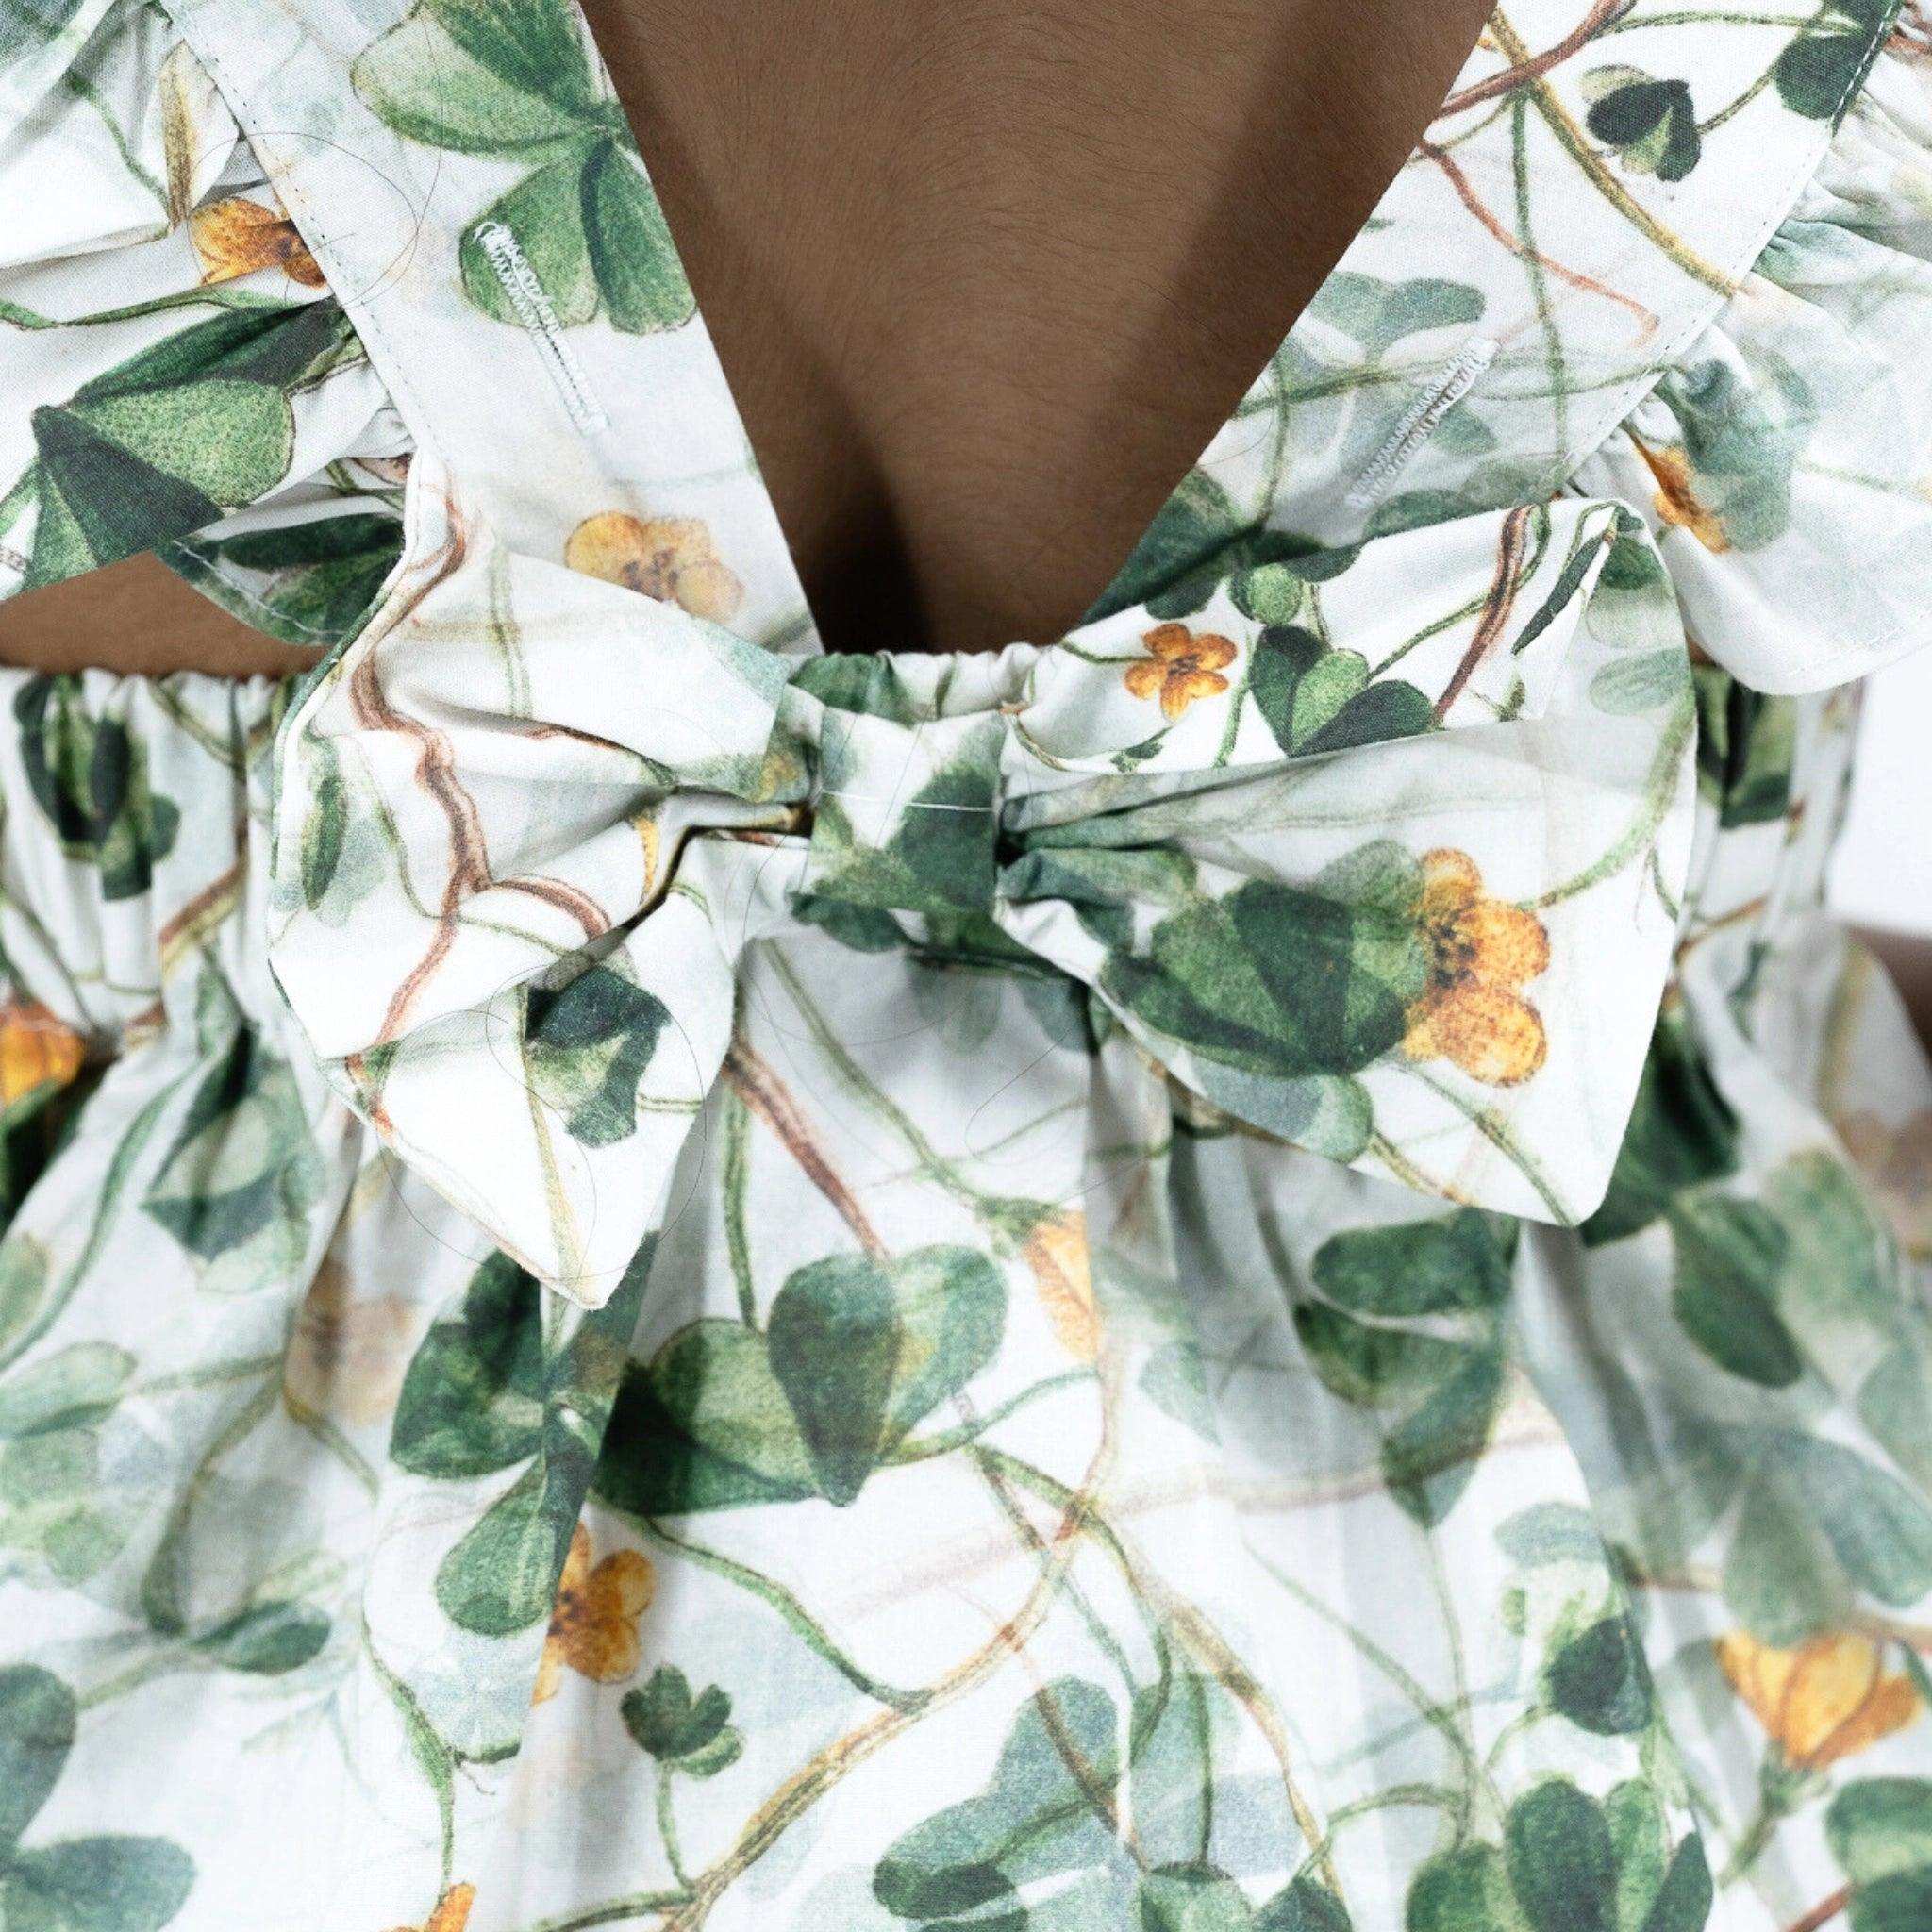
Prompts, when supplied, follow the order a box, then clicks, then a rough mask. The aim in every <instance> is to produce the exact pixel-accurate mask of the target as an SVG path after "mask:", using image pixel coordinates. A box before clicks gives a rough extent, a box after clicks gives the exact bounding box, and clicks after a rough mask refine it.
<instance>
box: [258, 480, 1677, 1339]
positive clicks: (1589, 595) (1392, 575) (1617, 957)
mask: <svg viewBox="0 0 1932 1932" xmlns="http://www.w3.org/2000/svg"><path fill="white" fill-rule="evenodd" d="M421 463H422V459H420V458H419V468H420V467H421ZM439 483H440V479H439ZM413 487H414V488H415V489H416V491H417V492H418V494H417V503H416V514H417V518H418V526H419V541H417V542H416V543H415V544H414V546H413V547H412V556H413V557H414V558H417V559H420V560H419V561H417V562H415V563H413V564H411V565H410V566H408V568H407V569H406V570H405V572H404V574H403V575H401V577H400V578H399V579H398V581H397V582H396V583H395V584H393V585H392V587H391V593H390V595H389V597H388V599H387V600H386V602H385V604H384V606H383V608H381V609H380V610H379V611H378V612H377V614H376V616H375V620H374V621H373V622H372V624H371V625H370V626H369V627H368V629H367V630H366V631H365V632H364V634H363V635H362V636H361V637H360V638H359V639H358V641H357V642H356V643H355V644H354V645H353V646H352V647H351V648H350V649H349V650H348V651H347V652H345V653H344V654H343V655H342V656H341V658H339V659H337V660H336V661H335V662H334V663H332V664H331V665H329V666H328V667H327V668H326V669H325V671H324V672H323V674H322V675H320V676H319V677H318V678H317V680H316V682H315V683H314V684H313V685H312V686H311V687H310V688H309V690H308V691H307V692H306V693H305V695H304V698H303V700H302V702H301V703H300V705H299V706H298V707H297V708H296V709H295V710H294V711H293V713H292V714H291V718H290V720H289V721H288V723H287V724H286V725H285V727H284V734H283V738H282V741H281V744H280V748H279V758H280V790H279V794H278V795H279V803H278V806H277V823H276V834H275V915H274V920H275V932H274V938H273V941H272V945H271V958H272V961H273V964H274V968H275V974H276V976H277V978H278V980H279V982H280V984H281V987H282V989H283V991H284V993H285V995H286V998H287V1000H288V1003H289V1006H290V1008H291V1010H292V1012H293V1013H294V1015H295V1017H296V1019H297V1021H298V1022H299V1023H300V1024H301V1025H302V1027H303V1028H304V1030H305V1031H306V1033H307V1035H308V1040H309V1041H310V1043H311V1044H312V1046H313V1048H314V1050H315V1052H316V1054H317V1056H318V1058H320V1060H321V1061H322V1063H323V1065H324V1067H325V1071H326V1072H327V1073H328V1074H329V1076H330V1078H331V1079H332V1081H333V1082H334V1083H335V1085H336V1086H337V1088H338V1090H339V1091H341V1094H342V1095H343V1096H344V1098H345V1099H347V1100H348V1102H349V1103H350V1104H351V1105H352V1106H353V1107H354V1108H356V1109H357V1111H358V1112H359V1113H361V1114H362V1115H363V1116H364V1117H365V1118H367V1119H368V1120H369V1121H370V1122H371V1123H373V1124H374V1125H375V1128H376V1129H377V1131H378V1132H379V1133H380V1134H381V1136H382V1137H383V1139H384V1140H385V1141H386V1142H387V1143H388V1144H389V1145H390V1146H391V1149H392V1150H393V1151H394V1152H395V1153H396V1155H398V1156H399V1157H400V1158H402V1159H404V1160H405V1161H407V1162H408V1163H409V1164H410V1165H412V1166H413V1167H414V1168H416V1169H417V1170H418V1171H419V1172H420V1173H421V1174H423V1175H424V1176H425V1179H427V1180H428V1181H429V1182H430V1183H431V1184H432V1185H434V1186H435V1187H436V1188H437V1189H438V1190H439V1191H441V1192H442V1193H443V1194H444V1195H446V1196H447V1197H448V1198H449V1199H450V1200H451V1201H452V1202H454V1203H455V1204H456V1205H457V1206H458V1207H459V1208H462V1209H463V1210H464V1211H466V1212H467V1213H468V1214H470V1215H471V1216H473V1217H474V1218H475V1220H476V1221H477V1222H478V1223H480V1224H481V1225H482V1226H483V1228H484V1229H485V1230H487V1232H488V1233H489V1234H490V1235H491V1238H492V1239H493V1240H495V1241H497V1242H498V1243H500V1244H501V1245H502V1246H503V1247H504V1248H505V1249H506V1250H507V1251H508V1253H509V1254H511V1255H512V1256H513V1257H516V1258H517V1259H518V1260H519V1261H521V1262H522V1263H523V1264H524V1265H525V1266H526V1267H527V1268H529V1269H530V1270H531V1271H532V1272H533V1273H534V1274H537V1275H538V1276H539V1277H541V1279H543V1280H544V1281H546V1282H549V1283H551V1284H553V1285H555V1286H556V1287H558V1289H560V1290H562V1291H564V1292H566V1293H567V1294H569V1295H571V1296H573V1297H574V1298H575V1299H577V1300H580V1301H583V1302H586V1303H590V1304H592V1305H595V1304H597V1303H599V1302H601V1301H602V1299H603V1298H604V1297H605V1296H606V1295H607V1294H608V1292H609V1291H610V1290H611V1289H612V1288H613V1287H614V1286H615V1284H616V1283H617V1282H618V1280H619V1279H620V1277H621V1275H622V1274H623V1271H624V1268H625V1263H626V1262H628V1261H629V1259H630V1258H631V1257H632V1255H633V1254H634V1253H635V1252H636V1250H637V1248H638V1246H639V1244H640V1242H641V1240H642V1239H643V1237H644V1236H645V1235H646V1234H647V1233H648V1232H649V1231H650V1230H651V1229H652V1228H654V1227H655V1226H657V1225H658V1224H659V1223H660V1222H661V1220H662V1218H663V1217H664V1215H665V1213H666V1212H667V1211H668V1208H669V1203H668V1200H667V1195H668V1191H669V1189H670V1187H671V1183H672V1175H673V1171H674V1168H675V1164H676V1161H677V1158H678V1155H679V1152H680V1150H681V1148H682V1146H683V1144H684V1142H685V1140H686V1138H687V1136H688V1134H689V1131H690V1128H691V1122H692V1119H693V1117H694V1115H695V1113H696V1112H697V1110H698V1108H700V1107H701V1106H702V1105H703V1103H704V1101H705V1098H706V1095H707V1094H708V1091H709V1090H710V1088H711V1085H712V1083H713V1081H714V1080H715V1078H716V1077H717V1075H718V1073H719V1069H720V1067H721V1065H722V1063H723V1060H724V1055H725V1052H726V1049H727V1047H728V1045H729V1042H730V1034H731V1027H732V1024H733V1008H734V995H735V987H736V978H737V969H738V960H739V958H740V956H741V953H742V951H743V950H744V948H745V947H746V946H747V945H750V944H752V943H754V942H757V941H760V940H763V939H767V938H771V937H773V936H775V935H779V934H791V935H792V936H794V937H797V936H799V935H800V934H801V933H803V932H805V931H806V930H807V929H808V928H812V927H816V928H820V929H821V930H820V931H819V932H818V933H817V934H815V935H813V936H812V938H811V941H810V942H812V943H819V944H831V943H843V944H846V945H849V946H853V947H855V948H857V949H858V951H859V952H861V953H862V952H867V951H872V952H877V951H881V950H885V949H889V948H895V947H901V946H914V947H918V948H921V949H923V950H924V951H926V952H928V953H937V954H941V955H946V956H953V957H958V958H968V959H976V960H979V961H981V962H995V963H996V962H1001V961H1004V962H1007V963H1010V964H1013V965H1015V966H1017V967H1019V968H1021V969H1022V970H1033V971H1047V970H1052V971H1057V972H1059V973H1063V974H1071V975H1072V976H1074V978H1075V979H1077V980H1079V981H1081V982H1082V983H1084V984H1085V985H1086V986H1087V987H1088V988H1089V989H1090V990H1091V994H1092V996H1093V998H1094V1000H1095V1001H1096V1002H1097V1004H1098V1006H1099V1007H1100V1008H1102V1009H1104V1011H1105V1013H1106V1014H1107V1015H1108V1016H1110V1018H1111V1020H1112V1022H1113V1023H1115V1024H1118V1025H1120V1026H1122V1027H1124V1029H1126V1031H1127V1032H1128V1033H1129V1034H1130V1035H1131V1036H1132V1037H1133V1039H1134V1040H1135V1041H1138V1042H1139V1044H1140V1045H1141V1047H1142V1048H1143V1049H1144V1050H1145V1051H1146V1053H1147V1054H1148V1055H1149V1056H1150V1057H1151V1058H1152V1059H1153V1060H1154V1061H1155V1062H1157V1063H1158V1065H1159V1066H1160V1067H1161V1068H1162V1069H1164V1070H1165V1071H1166V1072H1167V1073H1168V1074H1171V1075H1172V1076H1173V1077H1174V1079H1176V1080H1177V1081H1179V1082H1181V1083H1182V1084H1183V1085H1184V1086H1186V1087H1187V1088H1189V1089H1191V1090H1192V1091H1193V1092H1194V1093H1195V1094H1197V1095H1198V1096H1200V1097H1201V1098H1202V1099H1204V1100H1206V1101H1207V1102H1208V1103H1210V1104H1211V1105H1212V1106H1213V1107H1215V1108H1220V1109H1222V1110H1224V1112H1225V1113H1227V1114H1231V1115H1234V1116H1237V1117H1239V1118H1240V1119H1241V1120H1242V1121H1245V1122H1247V1123H1250V1124H1253V1125H1254V1126H1257V1127H1259V1128H1261V1129H1263V1130H1264V1131H1266V1132H1268V1133H1271V1134H1274V1135H1277V1136H1279V1137H1281V1138H1282V1139H1284V1140H1286V1141H1291V1142H1293V1143H1294V1144H1295V1145H1297V1146H1300V1147H1303V1148H1307V1149H1310V1150H1312V1151H1314V1152H1317V1153H1320V1154H1323V1155H1326V1156H1328V1157H1330V1158H1334V1159H1337V1160H1341V1161H1345V1162H1348V1163H1350V1164H1352V1165H1355V1166H1357V1167H1360V1168H1363V1169H1365V1170H1367V1171H1369V1172H1372V1173H1375V1174H1381V1175H1383V1176H1385V1177H1390V1178H1394V1179H1397V1180H1399V1181H1402V1182H1404V1183H1406V1184H1407V1185H1409V1186H1412V1187H1416V1188H1420V1189H1424V1190H1426V1191H1432V1192H1436V1193H1439V1194H1442V1195H1447V1196H1450V1197H1452V1198H1455V1199H1457V1200H1461V1201H1467V1202H1472V1203H1474V1204H1476V1205H1478V1206H1481V1207H1484V1208H1493V1209H1496V1210H1499V1211H1504V1212H1507V1213H1511V1214H1520V1215H1525V1216H1528V1217H1531V1218H1534V1219H1539V1220H1544V1221H1557V1222H1573V1221H1575V1220H1577V1219H1580V1218H1581V1217H1583V1216H1585V1215H1587V1214H1588V1213H1589V1212H1590V1211H1591V1209H1592V1208H1594V1207H1595V1206H1596V1205H1597V1203H1598V1201H1599V1200H1600V1199H1601V1197H1602V1195H1603V1192H1604V1191H1605V1188H1606V1186H1607V1182H1608V1178H1609V1173H1610V1168H1611V1165H1612V1163H1613V1161H1614V1159H1615V1156H1616V1152H1617V1148H1618V1145H1619V1143H1620V1141H1621V1140H1622V1137H1623V1132H1624V1125H1625V1123H1626V1121H1627V1118H1628V1114H1629V1110H1630V1107H1631V1104H1632V1101H1633V1098H1634V1095H1635V1091H1636V1086H1637V1081H1638V1076H1639V1073H1640V1071H1641V1064H1642V1060H1643V1056H1644V1052H1645V1048H1646V1045H1647V1043H1648V1040H1649V1037H1650V1033H1651V1029H1652V1026H1653V1024H1654V1021H1655V1018H1656V1013H1657V1004H1658V1000H1659V997H1660V994H1661V991H1662V987H1663V982H1664V977H1665V974H1666V971H1667V967H1668V960H1669V954H1670V947H1671V941H1672V936H1673V929H1674V920H1675V908H1676V906H1677V904H1678V902H1679V899H1680V896H1681V892H1682V888H1683V882H1684V877H1685V872H1686V868H1687V865H1688V860H1689V846H1690V831H1691V795H1692V794H1691V758H1690V754H1691V744H1692V707H1691V690H1690V678H1689V667H1688V660H1687V653H1686V646H1685V641H1684V635H1683V629H1682V625H1681V622H1680V620H1679V618H1678V616H1677V612H1676V607H1675V600H1674V593H1673V591H1672V590H1671V586H1670V583H1669V580H1668V578H1667V577H1666V575H1664V572H1663V570H1662V567H1661V565H1660V563H1659V562H1658V560H1657V555H1656V552H1655V550H1654V548H1653V547H1652V544H1651V540H1650V538H1649V535H1648V533H1647V532H1646V530H1645V529H1644V527H1643V525H1641V522H1640V520H1639V519H1637V518H1636V517H1635V516H1634V515H1632V514H1631V513H1630V512H1629V511H1628V510H1626V509H1624V508H1623V507H1622V506H1620V505H1618V504H1615V503H1610V502H1587V501H1581V500H1558V501H1557V502H1554V503H1549V504H1540V505H1530V506H1519V507H1516V508H1509V509H1506V510H1501V511H1497V512H1494V513H1486V514H1482V515H1477V516H1472V517H1467V518H1462V519H1458V520H1457V521H1454V522H1448V523H1442V524H1438V525H1429V526H1426V527H1424V528H1418V529H1409V530H1402V531H1396V532H1391V533H1389V534H1386V535H1383V536H1379V537H1375V538H1374V539H1372V540H1370V541H1367V542H1365V543H1363V544H1361V545H1358V546H1357V547H1355V548H1354V549H1351V550H1348V551H1339V552H1333V551H1331V552H1322V553H1316V554H1313V555H1310V556H1307V557H1304V558H1297V559H1295V560H1293V561H1291V562H1286V563H1281V562H1276V563H1269V564H1265V565H1262V566H1259V567H1256V568H1248V569H1240V570H1232V571H1230V572H1229V573H1228V574H1227V575H1224V577H1223V578H1222V579H1221V580H1220V581H1219V582H1218V583H1217V584H1215V585H1214V587H1213V588H1212V590H1211V591H1209V592H1208V595H1207V596H1206V598H1205V601H1203V600H1202V598H1201V597H1200V595H1199V591H1198V588H1197V589H1196V590H1195V591H1194V592H1193V593H1192V594H1191V598H1190V601H1191V603H1192V604H1193V606H1194V608H1191V609H1189V610H1187V611H1186V612H1185V614H1184V617H1183V616H1176V615H1162V614H1161V612H1160V611H1159V610H1158V609H1157V608H1148V607H1139V608H1134V609H1131V610H1126V611H1122V612H1119V613H1117V614H1115V615H1112V616H1109V617H1107V618H1104V619H1102V620H1100V621H1098V622H1094V623H1091V624H1089V625H1084V626H1082V627H1081V628H1080V629H1078V630H1077V631H1075V632H1074V633H1072V634H1071V635H1069V636H1068V637H1067V638H1066V639H1064V640H1063V641H1061V642H1059V643H1058V644H1057V645H1054V646H1051V647H1047V648H1043V649H1042V648H1039V647H1035V646H1030V645H1015V646H1011V647H1009V648H1008V650H1006V651H1004V652H1001V653H999V654H997V655H993V656H988V657H968V658H922V657H918V656H906V657H898V658H890V657H866V658H857V657H829V658H827V657H821V658H784V657H780V656H777V655H774V654H773V653H770V652H767V651H764V650H761V649H758V648H757V647H756V646H754V645H752V644H750V643H748V642H746V641H743V640H742V639H740V638H738V637H736V636H734V635H733V634H731V633H730V632H728V631H726V630H724V629H723V628H721V627H720V626H718V625H714V624H710V623H708V622H707V621H705V620H704V619H702V618H698V617H694V616H691V615H690V614H688V613H687V612H685V611H684V610H682V609H679V608H677V607H675V605H671V604H668V603H663V602H659V601H657V600H655V599H652V598H648V597H643V596H640V595H638V594H636V593H634V592H632V591H625V590H621V589H617V588H615V587H613V586H611V585H608V584H606V583H603V582H599V581H596V580H594V579H591V578H589V577H586V576H583V575H578V574H576V573H574V572H571V571H568V570H565V569H563V568H561V567H560V566H558V565H554V564H551V563H548V562H545V561H542V560H541V559H537V558H530V557H527V556H523V555H518V554H515V553H511V552H508V551H507V550H505V549H504V548H503V547H502V546H501V545H500V544H498V543H497V542H495V541H494V540H493V539H492V538H491V535H490V533H489V532H488V531H487V530H484V529H482V528H480V527H477V526H475V525H472V524H470V523H468V522H467V521H466V519H465V517H464V515H463V512H462V510H461V508H460V507H459V506H458V502H457V501H456V499H455V498H454V497H453V496H452V495H450V494H449V493H447V491H446V486H445V487H442V488H441V490H439V489H433V488H429V487H426V483H425V478H424V477H423V476H421V475H419V476H418V478H417V479H416V482H415V485H414V486H413Z"/></svg>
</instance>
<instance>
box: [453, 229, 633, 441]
mask: <svg viewBox="0 0 1932 1932" xmlns="http://www.w3.org/2000/svg"><path fill="white" fill-rule="evenodd" d="M475 236H476V241H477V243H478V245H479V246H480V247H481V248H482V250H483V253H484V254H485V255H486V256H487V257H488V258H489V260H490V266H491V270H492V272H493V273H494V274H495V276H496V279H497V281H498V283H499V284H500V285H501V286H502V289H503V292H504V294H505V295H506V296H508V299H509V306H510V307H511V308H514V309H515V310H516V312H517V320H518V321H519V322H521V323H522V324H523V325H524V333H525V335H527V336H528V337H529V338H530V341H531V345H532V346H533V347H534V348H535V349H536V351H537V355H538V358H539V359H540V360H541V362H542V364H543V367H544V369H545V370H546V371H547V372H548V374H549V376H550V379H551V381H552V382H554V383H555V384H556V385H557V388H558V392H559V393H560V394H561V395H562V397H563V406H564V408H566V409H568V410H569V411H570V419H571V421H572V422H573V423H575V425H577V428H578V429H579V430H580V431H582V433H583V434H584V435H586V436H597V435H601V434H602V433H603V432H604V431H605V430H607V429H608V428H609V427H610V418H609V417H608V416H607V415H606V414H605V413H604V407H603V405H602V404H601V403H599V402H598V400H597V393H596V391H594V390H593V389H592V388H591V378H590V377H589V376H588V375H585V373H584V365H583V364H582V363H581V362H579V361H578V360H577V357H576V351H575V349H573V348H572V347H571V345H570V343H569V342H568V341H566V340H565V339H564V333H563V325H562V324H561V323H560V322H558V319H557V310H556V309H555V308H552V307H551V303H550V297H549V296H548V295H547V294H546V293H545V292H544V290H543V284H542V283H541V281H539V280H538V279H537V272H536V270H535V269H533V268H532V267H531V266H530V258H529V257H528V256H526V255H525V253H524V251H523V248H522V246H521V244H520V243H519V242H518V241H517V238H516V232H515V230H514V229H512V228H510V227H508V225H506V224H504V223H502V222H486V223H485V224H484V225H483V226H481V227H480V228H478V229H476V230H475Z"/></svg>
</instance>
